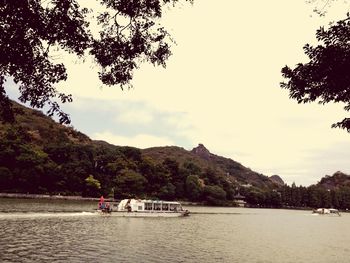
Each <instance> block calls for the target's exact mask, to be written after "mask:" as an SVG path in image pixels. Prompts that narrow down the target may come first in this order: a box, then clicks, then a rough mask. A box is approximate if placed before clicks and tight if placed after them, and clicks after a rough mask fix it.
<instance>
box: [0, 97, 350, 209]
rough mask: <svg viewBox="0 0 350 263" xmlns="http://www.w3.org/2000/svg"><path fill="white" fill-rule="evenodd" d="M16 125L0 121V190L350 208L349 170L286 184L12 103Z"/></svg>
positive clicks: (206, 156)
mask: <svg viewBox="0 0 350 263" xmlns="http://www.w3.org/2000/svg"><path fill="white" fill-rule="evenodd" d="M13 104H14V108H15V111H16V112H17V114H16V122H15V123H14V124H11V125H10V124H8V123H7V124H5V123H2V122H0V192H11V193H13V192H15V193H16V192H17V193H35V194H61V195H82V196H92V197H98V196H99V195H101V194H103V195H105V196H109V197H115V198H117V199H120V198H126V197H138V198H159V199H168V200H174V199H176V200H188V201H195V202H203V203H206V204H211V205H228V204H234V202H233V200H234V196H235V195H237V194H240V195H243V196H245V197H246V199H245V200H246V201H247V202H248V203H249V205H251V206H257V207H284V206H288V207H321V206H333V207H337V208H338V207H339V208H344V209H345V208H350V187H349V180H350V179H349V176H348V175H345V174H342V173H340V172H338V173H336V174H335V175H333V176H332V177H330V176H328V177H325V178H323V179H322V180H321V181H320V183H319V184H317V185H313V186H310V187H303V186H299V187H297V186H295V185H294V184H293V185H292V186H288V185H286V184H284V182H283V180H282V179H281V178H280V177H279V176H277V175H274V176H271V177H270V178H269V177H267V176H264V175H262V174H259V173H257V172H254V171H252V170H250V169H249V168H247V167H245V166H243V165H242V164H240V163H238V162H236V161H234V160H231V159H228V158H225V157H221V156H218V155H215V154H213V153H211V152H210V151H209V150H208V149H206V147H205V146H204V145H203V144H199V145H198V147H195V148H194V149H192V150H191V151H188V150H185V149H183V148H180V147H176V146H168V147H153V148H149V149H144V150H141V149H137V148H134V147H121V146H115V145H111V144H109V143H107V142H104V141H93V140H91V139H90V138H89V137H88V136H86V135H84V134H83V133H81V132H79V131H76V130H75V129H74V128H72V127H67V126H63V125H60V124H58V123H56V122H55V121H53V120H52V119H51V118H49V117H47V116H45V115H44V114H43V113H42V112H40V111H37V110H32V109H28V108H26V107H23V106H21V105H19V104H17V103H13Z"/></svg>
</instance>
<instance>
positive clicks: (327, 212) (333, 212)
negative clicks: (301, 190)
mask: <svg viewBox="0 0 350 263" xmlns="http://www.w3.org/2000/svg"><path fill="white" fill-rule="evenodd" d="M312 213H313V214H318V215H338V216H340V212H339V210H338V209H334V208H318V209H315V210H313V211H312Z"/></svg>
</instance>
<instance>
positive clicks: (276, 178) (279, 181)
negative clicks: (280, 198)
mask: <svg viewBox="0 0 350 263" xmlns="http://www.w3.org/2000/svg"><path fill="white" fill-rule="evenodd" d="M269 178H270V180H271V181H273V182H274V183H276V184H278V185H281V186H282V185H284V181H283V179H282V178H281V177H279V176H278V175H272V176H270V177H269Z"/></svg>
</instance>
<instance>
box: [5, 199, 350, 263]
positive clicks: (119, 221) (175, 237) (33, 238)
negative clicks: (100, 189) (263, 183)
mask: <svg viewBox="0 0 350 263" xmlns="http://www.w3.org/2000/svg"><path fill="white" fill-rule="evenodd" d="M9 204H14V205H15V206H16V208H14V207H12V208H11V209H9ZM95 207H96V204H95V203H91V202H72V201H64V202H50V201H43V200H39V201H34V200H10V199H0V229H1V232H0V248H1V254H0V261H1V262H38V261H43V262H46V261H49V262H53V261H55V262H83V261H85V262H166V261H168V262H293V263H294V262H318V263H319V262H327V263H328V262H349V258H350V249H349V248H348V245H349V244H350V231H348V224H349V221H350V215H349V214H343V215H342V216H341V217H327V216H312V215H311V212H308V211H293V210H270V209H243V208H212V207H190V208H188V209H190V210H191V211H193V212H195V213H194V214H192V215H191V216H189V217H187V218H121V217H114V216H100V215H97V214H96V213H94V212H93V210H94V209H95ZM45 209H47V210H46V211H45ZM9 211H11V212H9Z"/></svg>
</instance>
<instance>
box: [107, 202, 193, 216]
mask: <svg viewBox="0 0 350 263" xmlns="http://www.w3.org/2000/svg"><path fill="white" fill-rule="evenodd" d="M100 211H101V212H102V213H104V214H106V213H110V214H112V215H113V216H122V217H181V216H188V215H189V214H190V212H189V211H188V210H184V209H183V208H182V206H181V204H180V203H179V202H174V201H158V200H157V201H155V200H140V199H123V200H121V201H120V202H119V203H118V204H114V205H113V207H111V209H110V210H109V211H108V212H106V211H103V210H100Z"/></svg>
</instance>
